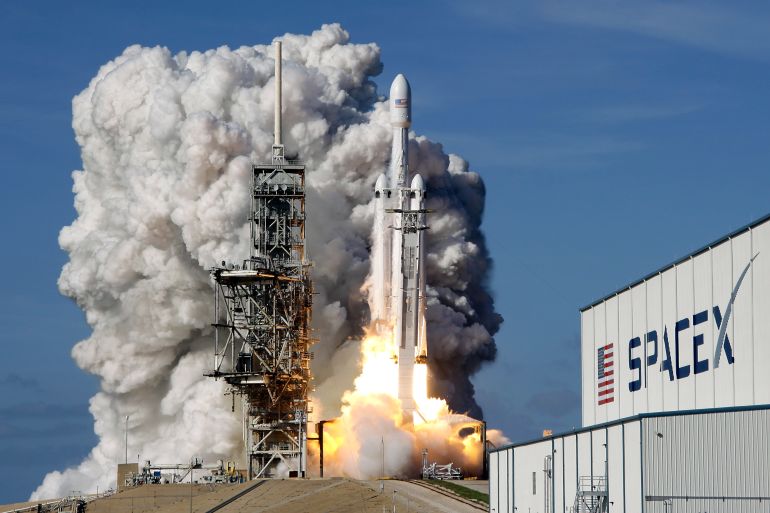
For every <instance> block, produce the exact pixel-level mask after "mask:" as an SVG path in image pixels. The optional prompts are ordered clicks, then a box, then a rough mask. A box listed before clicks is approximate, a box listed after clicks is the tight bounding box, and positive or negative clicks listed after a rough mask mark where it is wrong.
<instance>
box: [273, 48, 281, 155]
mask: <svg viewBox="0 0 770 513" xmlns="http://www.w3.org/2000/svg"><path fill="white" fill-rule="evenodd" d="M281 60H282V52H281V42H280V41H276V42H275V125H274V127H273V134H274V142H273V163H275V162H283V160H284V151H283V142H282V141H281V102H282V100H281V96H282V93H283V91H282V89H283V77H282V74H283V70H282V66H281V64H282V63H281Z"/></svg>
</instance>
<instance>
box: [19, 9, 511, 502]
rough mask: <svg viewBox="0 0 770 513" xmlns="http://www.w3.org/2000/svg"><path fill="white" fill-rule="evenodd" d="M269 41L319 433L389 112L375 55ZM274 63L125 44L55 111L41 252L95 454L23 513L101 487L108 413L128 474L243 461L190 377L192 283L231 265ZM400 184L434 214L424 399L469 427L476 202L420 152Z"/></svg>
mask: <svg viewBox="0 0 770 513" xmlns="http://www.w3.org/2000/svg"><path fill="white" fill-rule="evenodd" d="M281 39H282V41H283V57H284V70H283V80H284V101H283V103H284V116H283V124H284V134H283V137H284V140H283V142H284V144H285V145H286V147H287V152H288V153H290V154H291V153H297V154H298V155H300V156H301V157H302V158H303V159H304V160H305V161H306V162H307V169H308V177H307V185H308V192H307V195H308V232H307V234H308V248H309V253H310V258H311V259H312V260H313V262H314V268H313V270H312V276H313V281H314V286H315V290H316V292H317V296H316V298H315V302H314V303H315V304H314V312H313V322H314V330H315V335H316V336H317V338H318V339H319V340H320V341H319V343H318V344H316V345H315V346H314V353H315V360H314V363H313V372H314V375H315V384H316V392H315V394H314V401H315V407H316V410H317V411H318V412H319V414H318V415H319V418H320V416H321V415H323V416H326V417H335V416H338V415H340V413H341V408H342V406H343V401H342V396H343V393H344V392H345V391H346V390H349V389H352V387H353V381H354V378H355V377H356V376H357V375H358V374H359V371H360V365H361V363H360V362H358V358H359V357H358V347H357V344H356V343H355V342H352V341H350V339H351V338H360V337H361V336H362V335H363V328H364V327H365V326H366V325H367V322H368V305H367V303H366V295H365V294H366V292H365V291H366V288H365V282H366V278H367V276H368V273H369V251H370V248H369V245H370V242H369V236H370V231H371V226H372V217H373V215H374V212H373V208H372V206H371V205H370V204H369V201H370V199H371V197H372V190H373V186H374V181H375V179H376V178H377V176H378V175H379V174H380V173H381V172H383V171H384V170H385V169H386V168H387V164H388V159H389V157H390V142H391V129H390V125H389V122H388V112H387V102H385V101H384V99H383V98H382V97H380V96H378V93H377V89H376V86H375V84H374V83H373V82H372V80H371V77H373V76H376V75H377V74H378V73H380V71H381V69H382V64H381V62H380V50H379V48H378V47H377V45H376V44H373V43H369V44H353V43H350V42H349V36H348V34H347V32H345V30H343V29H342V27H340V26H339V25H337V24H333V25H324V26H323V27H321V29H319V30H317V31H315V32H313V33H312V34H311V35H309V36H307V35H292V34H286V35H284V36H283V37H282V38H281ZM272 52H273V50H272V48H271V47H270V45H257V46H253V47H241V48H238V49H230V48H227V47H220V48H217V49H216V50H208V51H206V52H190V53H187V52H180V53H177V54H175V55H174V54H172V53H171V52H170V51H169V50H168V49H167V48H163V47H154V48H144V47H140V46H131V47H129V48H127V49H126V50H125V51H124V52H123V54H122V55H120V56H119V57H117V58H115V59H114V60H113V61H111V62H109V63H107V64H105V65H104V66H102V67H101V69H100V70H99V72H98V73H97V75H96V76H95V77H94V78H93V79H92V80H91V82H90V83H89V85H88V87H87V88H86V89H85V90H84V91H83V92H81V93H80V94H78V95H77V96H76V97H75V98H74V99H73V128H74V130H75V134H76V139H77V142H78V144H79V145H80V148H81V157H82V161H83V169H82V170H78V171H75V172H73V182H74V185H73V191H74V193H75V207H76V210H77V218H76V219H75V221H74V222H73V223H72V224H71V225H70V226H67V227H65V228H64V229H62V231H61V234H60V236H59V243H60V245H61V247H62V249H64V250H65V251H66V252H67V253H68V254H69V261H68V263H67V264H66V265H65V266H64V268H63V270H62V273H61V276H60V278H59V289H60V291H61V292H62V293H63V294H64V295H66V296H69V297H71V298H73V299H74V300H75V301H76V302H77V304H78V305H79V306H80V307H81V308H82V309H83V310H84V311H85V314H86V319H87V321H88V323H89V325H90V327H91V328H92V334H91V336H90V337H89V338H87V339H86V340H83V341H81V342H79V343H77V344H76V345H75V347H74V348H73V350H72V355H73V358H74V359H75V361H76V362H77V364H78V365H79V366H80V367H81V368H82V369H83V370H85V371H87V372H90V373H92V374H95V375H97V376H98V377H99V378H100V380H101V390H100V391H99V392H98V393H97V394H96V395H95V396H94V397H93V398H92V399H91V401H90V411H91V413H92V415H93V416H94V419H95V423H94V429H95V432H96V434H97V435H98V436H99V443H98V445H97V446H96V447H94V449H93V450H92V451H91V453H90V454H89V455H88V456H87V457H86V459H85V460H84V461H83V462H82V463H81V464H80V465H78V466H77V467H74V468H70V469H67V470H64V471H61V472H60V471H54V472H51V473H50V474H48V475H47V476H46V477H45V479H44V481H43V483H42V484H41V485H40V486H39V487H38V488H37V489H36V490H35V491H34V492H33V494H32V497H33V498H42V497H57V496H62V495H66V494H67V493H69V492H70V490H73V489H82V490H84V491H85V490H90V489H95V488H96V486H97V485H98V486H99V487H100V488H101V489H106V488H107V487H108V486H114V484H115V483H114V477H113V476H114V470H115V465H116V464H117V463H119V462H122V461H123V458H124V431H123V430H124V419H125V416H126V415H129V416H130V419H129V427H128V439H129V442H128V444H129V446H128V453H129V454H130V455H136V454H140V455H141V459H149V460H153V461H157V462H183V461H186V460H189V459H190V458H192V457H199V458H203V459H204V460H205V461H208V462H212V461H214V460H216V459H225V460H227V459H234V458H237V457H239V456H240V455H241V452H242V449H241V448H242V441H241V425H240V421H239V418H238V414H237V413H235V414H234V413H232V412H231V398H230V397H226V396H225V395H224V392H225V391H226V389H225V386H224V384H223V383H222V382H221V381H214V380H211V379H209V378H204V377H203V373H204V372H205V371H206V370H209V368H210V366H211V365H212V359H213V357H212V353H213V349H212V340H211V334H212V331H211V328H210V326H209V323H210V322H212V318H213V294H212V290H213V289H212V285H211V282H210V279H209V274H208V269H209V268H210V267H211V266H213V265H214V264H215V263H218V262H221V261H222V260H228V261H236V262H237V261H239V260H242V259H243V258H246V257H247V256H248V239H249V234H248V224H247V216H248V210H249V182H250V173H251V163H252V162H261V161H267V160H269V157H270V148H271V144H272V142H273V134H272V128H273V126H272V125H273V105H274V88H273V81H274V77H273V54H272ZM458 122H459V120H458ZM409 166H410V168H411V169H415V170H417V171H419V172H420V174H421V175H422V176H423V178H424V179H425V180H426V184H427V189H428V201H427V208H429V209H433V210H434V211H435V213H434V214H431V217H430V226H431V229H430V230H429V231H428V233H427V236H426V244H427V257H428V264H427V265H428V269H427V283H428V292H427V293H428V295H429V296H430V299H429V303H428V308H427V319H428V344H429V352H428V354H429V355H430V358H431V361H430V362H429V372H430V376H431V387H432V388H431V390H430V392H431V396H437V397H442V398H445V399H446V400H447V403H448V405H449V407H450V408H451V409H452V410H453V411H457V412H467V413H468V414H469V415H471V416H473V417H476V418H481V411H480V408H479V406H478V404H477V403H476V401H475V399H474V395H473V386H472V384H471V381H470V377H471V376H472V375H473V373H475V372H476V371H477V370H478V369H479V368H480V366H481V364H482V363H483V362H484V361H490V360H492V359H494V356H495V344H494V341H493V338H492V336H493V335H494V333H495V332H496V331H497V329H498V326H499V324H500V322H501V321H502V319H501V317H500V316H499V315H498V314H497V313H496V312H495V309H494V304H493V301H492V298H491V295H490V293H489V290H488V288H487V279H488V276H489V273H490V268H491V260H490V258H489V255H488V253H487V249H486V246H485V242H484V237H483V234H482V233H481V231H480V224H481V217H482V213H483V207H484V184H483V182H482V180H481V178H480V177H479V176H478V175H477V174H476V173H474V172H471V171H469V169H468V164H467V163H466V162H465V161H464V160H463V159H461V158H460V157H458V156H455V155H447V154H445V153H444V152H443V149H442V147H441V145H440V144H438V143H435V142H432V141H430V140H428V139H427V138H425V137H423V136H414V135H413V136H412V138H411V140H410V163H409ZM373 407H376V405H374V406H373ZM236 411H237V408H236ZM321 412H322V413H321ZM404 454H405V456H403V458H405V459H408V458H411V457H412V455H411V454H406V452H405V453H404Z"/></svg>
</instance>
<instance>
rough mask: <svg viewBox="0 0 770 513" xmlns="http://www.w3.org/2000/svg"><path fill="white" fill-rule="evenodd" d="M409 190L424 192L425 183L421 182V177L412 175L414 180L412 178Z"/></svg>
mask: <svg viewBox="0 0 770 513" xmlns="http://www.w3.org/2000/svg"><path fill="white" fill-rule="evenodd" d="M410 189H416V190H419V191H424V190H425V182H423V180H422V177H421V176H420V175H414V178H412V185H411V187H410Z"/></svg>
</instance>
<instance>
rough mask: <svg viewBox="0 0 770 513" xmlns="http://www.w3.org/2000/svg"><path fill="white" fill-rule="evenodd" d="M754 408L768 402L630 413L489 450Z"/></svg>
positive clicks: (513, 447) (765, 407)
mask: <svg viewBox="0 0 770 513" xmlns="http://www.w3.org/2000/svg"><path fill="white" fill-rule="evenodd" d="M756 410H770V404H756V405H752V406H728V407H725V408H702V409H700V410H676V411H661V412H654V413H640V414H638V415H632V416H631V417H624V418H622V419H617V420H613V421H610V422H603V423H601V424H594V425H593V426H586V427H582V428H578V429H573V430H572V431H564V432H561V433H556V434H555V435H551V436H542V437H540V438H533V439H531V440H526V441H524V442H519V443H513V444H508V445H503V446H501V447H497V448H495V449H493V450H491V451H489V452H498V451H504V450H506V449H515V448H517V447H523V446H525V445H532V444H536V443H539V442H544V441H546V440H555V439H557V438H564V437H565V436H570V435H577V434H580V433H587V432H589V431H595V430H597V429H604V428H608V427H612V426H617V425H619V424H626V423H628V422H634V421H637V420H642V419H652V418H657V417H678V416H682V415H705V414H709V413H732V412H743V411H756Z"/></svg>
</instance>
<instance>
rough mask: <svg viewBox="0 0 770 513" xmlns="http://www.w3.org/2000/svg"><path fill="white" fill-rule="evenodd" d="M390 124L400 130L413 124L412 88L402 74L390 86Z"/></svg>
mask: <svg viewBox="0 0 770 513" xmlns="http://www.w3.org/2000/svg"><path fill="white" fill-rule="evenodd" d="M390 124H391V125H393V126H394V127H399V128H409V126H410V125H411V124H412V88H411V87H409V82H408V81H407V80H406V77H405V76H404V75H402V74H401V73H399V74H398V75H396V78H394V79H393V83H392V84H390Z"/></svg>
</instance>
